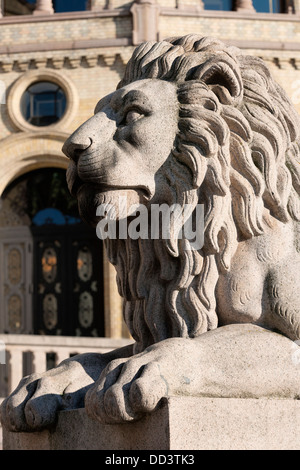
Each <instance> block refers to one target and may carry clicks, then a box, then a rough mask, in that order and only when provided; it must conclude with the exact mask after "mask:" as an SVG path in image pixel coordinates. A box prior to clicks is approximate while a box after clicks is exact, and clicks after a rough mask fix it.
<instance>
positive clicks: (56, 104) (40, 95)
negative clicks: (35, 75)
mask: <svg viewBox="0 0 300 470" xmlns="http://www.w3.org/2000/svg"><path fill="white" fill-rule="evenodd" d="M66 104H67V101H66V95H65V93H64V91H63V90H62V88H61V87H60V86H59V85H57V84H56V83H53V82H44V81H43V82H35V83H33V84H32V85H30V86H29V87H28V88H27V90H26V91H25V92H24V94H23V96H22V98H21V113H22V115H23V117H24V119H25V120H26V121H27V122H28V123H29V124H32V125H33V126H38V127H43V126H50V125H51V124H55V123H56V122H58V121H59V120H60V119H61V118H62V116H63V115H64V113H65V110H66Z"/></svg>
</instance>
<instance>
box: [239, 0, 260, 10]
mask: <svg viewBox="0 0 300 470" xmlns="http://www.w3.org/2000/svg"><path fill="white" fill-rule="evenodd" d="M235 10H236V11H241V12H245V13H250V12H252V13H255V8H254V6H253V3H252V0H236V2H235Z"/></svg>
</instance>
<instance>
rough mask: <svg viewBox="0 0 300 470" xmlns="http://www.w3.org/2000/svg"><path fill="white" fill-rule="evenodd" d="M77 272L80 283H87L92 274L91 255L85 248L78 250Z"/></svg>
mask: <svg viewBox="0 0 300 470" xmlns="http://www.w3.org/2000/svg"><path fill="white" fill-rule="evenodd" d="M77 271H78V276H79V278H80V279H81V280H82V281H89V280H90V279H91V277H92V274H93V259H92V253H91V252H90V250H89V248H88V247H87V246H84V247H83V248H80V250H78V255H77Z"/></svg>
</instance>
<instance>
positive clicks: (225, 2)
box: [204, 0, 233, 11]
mask: <svg viewBox="0 0 300 470" xmlns="http://www.w3.org/2000/svg"><path fill="white" fill-rule="evenodd" d="M204 8H205V10H221V11H232V10H233V1H232V0H204Z"/></svg>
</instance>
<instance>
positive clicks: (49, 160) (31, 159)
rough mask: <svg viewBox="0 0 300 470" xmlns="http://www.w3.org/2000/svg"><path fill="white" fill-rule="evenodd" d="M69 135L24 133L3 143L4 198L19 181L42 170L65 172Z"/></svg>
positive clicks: (1, 175)
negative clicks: (6, 191)
mask: <svg viewBox="0 0 300 470" xmlns="http://www.w3.org/2000/svg"><path fill="white" fill-rule="evenodd" d="M68 136H69V134H68V133H65V132H49V131H48V132H47V131H43V132H24V133H23V132H22V133H19V134H14V135H12V136H10V137H7V138H6V139H3V140H2V142H1V148H0V196H1V194H2V193H3V191H4V190H5V188H6V187H7V186H8V185H9V184H10V183H11V182H12V181H14V180H15V179H16V178H18V177H19V176H22V175H23V174H25V173H28V172H29V171H32V170H36V169H40V168H62V169H66V168H67V166H68V159H67V157H66V156H65V155H64V154H63V152H62V150H61V148H62V146H63V143H64V142H65V140H66V139H67V138H68Z"/></svg>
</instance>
